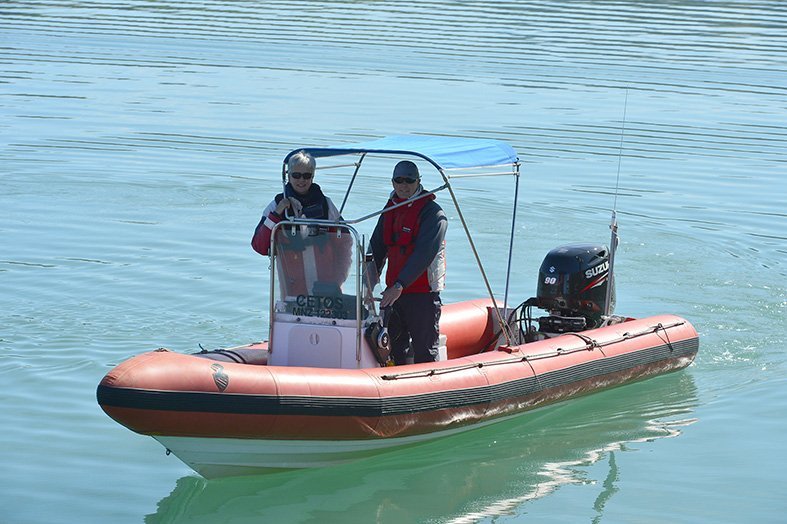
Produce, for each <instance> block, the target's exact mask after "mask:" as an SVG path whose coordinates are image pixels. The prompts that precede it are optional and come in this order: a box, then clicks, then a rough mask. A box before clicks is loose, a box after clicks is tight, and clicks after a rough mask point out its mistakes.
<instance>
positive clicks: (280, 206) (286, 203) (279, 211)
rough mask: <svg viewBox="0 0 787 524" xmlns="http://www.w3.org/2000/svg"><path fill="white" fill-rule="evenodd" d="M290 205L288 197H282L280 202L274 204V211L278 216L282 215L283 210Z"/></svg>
mask: <svg viewBox="0 0 787 524" xmlns="http://www.w3.org/2000/svg"><path fill="white" fill-rule="evenodd" d="M289 207H290V199H289V198H286V197H285V198H282V199H281V202H279V203H278V205H277V206H276V210H275V213H276V214H277V215H279V216H284V210H285V209H287V208H289Z"/></svg>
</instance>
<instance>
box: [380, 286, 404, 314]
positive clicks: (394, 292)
mask: <svg viewBox="0 0 787 524" xmlns="http://www.w3.org/2000/svg"><path fill="white" fill-rule="evenodd" d="M400 296H402V285H401V284H399V283H398V282H397V283H396V284H394V285H393V286H390V287H388V288H386V289H385V291H383V298H382V300H381V301H380V308H381V309H382V308H384V307H388V306H390V305H391V304H393V303H394V302H396V301H397V300H398V299H399V297H400Z"/></svg>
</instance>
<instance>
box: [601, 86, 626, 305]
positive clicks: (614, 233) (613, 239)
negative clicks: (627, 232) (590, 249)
mask: <svg viewBox="0 0 787 524" xmlns="http://www.w3.org/2000/svg"><path fill="white" fill-rule="evenodd" d="M628 102H629V89H628V87H626V98H625V99H624V102H623V122H622V124H621V126H620V145H619V146H618V174H617V178H616V180H615V198H614V200H613V202H612V218H611V219H610V223H609V229H610V231H611V234H610V239H609V271H608V272H607V296H606V297H605V300H604V316H607V317H608V316H609V314H610V312H611V311H610V309H612V304H611V303H610V299H611V297H612V289H613V287H612V286H613V285H614V268H615V250H616V249H617V247H618V213H617V209H618V189H619V188H620V163H621V160H622V158H623V135H624V134H625V132H626V109H627V108H628Z"/></svg>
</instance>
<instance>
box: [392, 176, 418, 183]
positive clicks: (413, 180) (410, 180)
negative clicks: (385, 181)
mask: <svg viewBox="0 0 787 524" xmlns="http://www.w3.org/2000/svg"><path fill="white" fill-rule="evenodd" d="M393 181H394V182H395V183H397V184H415V183H416V182H418V179H417V178H405V177H403V176H398V177H396V178H394V179H393Z"/></svg>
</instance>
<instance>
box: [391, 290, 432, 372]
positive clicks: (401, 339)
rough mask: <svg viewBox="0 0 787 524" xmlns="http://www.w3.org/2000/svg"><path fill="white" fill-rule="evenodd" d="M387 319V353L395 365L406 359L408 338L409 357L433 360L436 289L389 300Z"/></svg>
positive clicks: (417, 359) (418, 359)
mask: <svg viewBox="0 0 787 524" xmlns="http://www.w3.org/2000/svg"><path fill="white" fill-rule="evenodd" d="M392 307H393V311H392V312H391V315H390V317H389V319H388V335H389V336H390V337H391V356H393V359H394V363H395V364H396V365H397V366H399V365H402V364H406V363H407V350H408V349H409V347H410V341H411V340H412V346H413V361H414V362H415V363H419V362H434V361H435V360H437V356H438V346H439V344H440V325H439V324H440V312H441V311H442V307H443V303H442V302H441V301H440V293H407V294H404V295H402V296H400V297H399V299H397V301H396V302H394V303H393V306H392Z"/></svg>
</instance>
